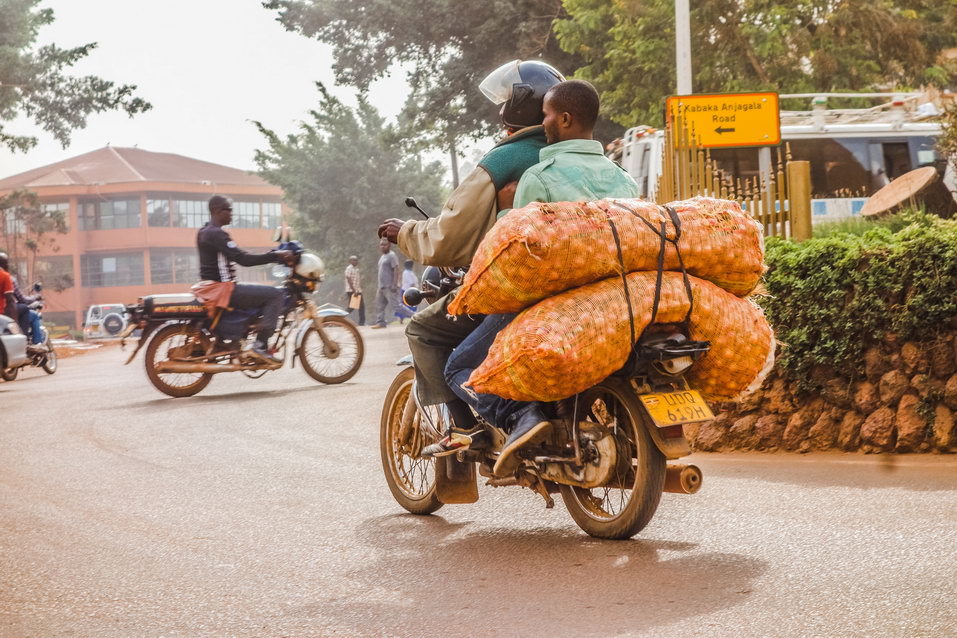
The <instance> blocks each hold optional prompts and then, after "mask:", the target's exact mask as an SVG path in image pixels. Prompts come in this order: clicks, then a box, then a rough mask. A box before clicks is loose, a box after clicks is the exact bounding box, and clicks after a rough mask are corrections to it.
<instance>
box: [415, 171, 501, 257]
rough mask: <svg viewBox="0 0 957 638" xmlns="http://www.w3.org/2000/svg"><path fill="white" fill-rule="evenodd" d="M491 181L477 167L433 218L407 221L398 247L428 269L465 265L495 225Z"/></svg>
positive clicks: (493, 188)
mask: <svg viewBox="0 0 957 638" xmlns="http://www.w3.org/2000/svg"><path fill="white" fill-rule="evenodd" d="M495 195H496V191H495V185H494V184H493V183H492V178H491V177H490V176H489V174H488V173H487V172H486V171H485V169H484V168H482V167H481V166H476V167H475V169H474V170H473V171H472V172H471V173H469V175H468V177H466V178H465V180H464V181H463V182H462V183H461V184H459V187H458V188H456V189H455V190H454V191H453V192H452V194H451V195H449V199H448V201H446V202H445V206H444V208H443V209H442V213H441V214H440V215H439V216H438V217H433V218H432V219H423V220H421V221H419V220H410V221H407V222H406V223H405V224H404V225H403V226H402V229H401V230H400V231H399V238H398V245H399V249H400V250H402V252H403V253H405V254H406V255H408V256H409V257H410V258H411V259H413V260H415V261H417V262H419V263H420V264H425V265H427V266H468V265H469V264H470V263H472V256H473V255H474V254H475V249H476V248H478V245H479V242H480V241H482V238H483V237H484V236H485V233H487V232H488V231H489V229H491V228H492V226H493V225H494V224H495V217H496V213H497V212H498V211H497V203H496V199H495Z"/></svg>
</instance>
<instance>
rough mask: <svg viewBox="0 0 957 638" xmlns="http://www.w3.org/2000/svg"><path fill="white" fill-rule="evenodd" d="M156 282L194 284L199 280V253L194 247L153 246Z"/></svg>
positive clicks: (151, 270)
mask: <svg viewBox="0 0 957 638" xmlns="http://www.w3.org/2000/svg"><path fill="white" fill-rule="evenodd" d="M150 280H151V281H152V282H153V283H154V284H192V283H195V282H196V281H198V280H199V254H198V253H197V252H196V250H195V249H192V248H151V249H150Z"/></svg>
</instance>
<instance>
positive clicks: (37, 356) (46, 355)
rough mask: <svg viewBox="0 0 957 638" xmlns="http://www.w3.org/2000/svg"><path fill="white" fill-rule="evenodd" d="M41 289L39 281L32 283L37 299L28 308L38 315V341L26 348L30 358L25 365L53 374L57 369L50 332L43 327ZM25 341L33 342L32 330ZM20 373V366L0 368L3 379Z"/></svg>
mask: <svg viewBox="0 0 957 638" xmlns="http://www.w3.org/2000/svg"><path fill="white" fill-rule="evenodd" d="M42 290H43V285H42V284H40V282H37V283H35V284H33V291H34V292H35V293H38V295H37V300H36V301H34V302H33V303H32V304H30V306H29V307H30V310H32V311H33V312H35V313H37V314H38V315H40V336H41V338H40V342H39V343H37V344H34V345H31V346H29V347H28V348H27V358H28V359H29V360H30V361H29V363H28V364H27V365H31V366H33V367H35V368H42V369H43V371H44V372H46V373H47V374H53V373H54V372H56V370H57V356H56V350H54V349H53V343H52V342H51V341H50V334H49V333H48V332H47V329H46V328H44V327H43V307H44V303H43V298H42V297H40V296H39V293H40V292H41V291H42ZM27 343H30V344H33V334H32V332H31V333H30V334H28V335H27ZM18 374H20V368H7V369H5V370H0V377H2V378H3V380H4V381H13V380H14V379H16V378H17V375H18Z"/></svg>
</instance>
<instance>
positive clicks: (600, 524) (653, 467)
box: [560, 379, 666, 540]
mask: <svg viewBox="0 0 957 638" xmlns="http://www.w3.org/2000/svg"><path fill="white" fill-rule="evenodd" d="M579 405H580V406H581V407H580V408H579V409H580V410H581V411H582V412H580V414H583V415H584V416H585V418H587V419H589V420H596V421H598V422H603V424H604V425H606V426H611V425H613V424H614V425H617V426H618V431H619V432H620V434H619V439H618V440H619V445H618V449H619V450H622V449H625V448H627V449H628V452H629V454H630V457H631V458H630V459H629V461H628V462H625V463H622V462H619V464H618V467H619V468H626V469H624V470H621V469H620V470H619V472H621V474H619V476H618V486H610V487H609V486H606V487H602V488H595V489H594V490H589V489H585V488H581V487H574V486H569V485H561V486H560V488H561V494H562V501H564V503H565V508H566V509H568V513H569V514H571V517H572V518H573V519H574V520H575V523H577V524H578V526H579V527H580V528H581V529H582V530H584V531H585V533H587V534H588V535H589V536H594V537H596V538H606V539H612V540H624V539H628V538H631V537H632V536H634V535H635V534H637V533H638V532H640V531H641V530H642V529H644V527H645V526H646V525H647V524H648V523H649V522H651V518H652V517H653V516H654V515H655V511H656V510H657V509H658V503H659V502H660V501H661V493H662V491H663V490H664V484H665V471H666V463H665V456H664V454H662V453H661V450H659V449H658V447H657V446H656V445H655V443H654V441H652V439H651V435H650V434H649V433H648V428H649V427H654V426H653V425H652V424H651V423H650V422H648V417H647V416H646V415H645V413H644V410H642V408H641V405H640V404H639V402H638V399H637V397H635V393H634V390H633V389H632V388H631V386H630V385H628V384H627V383H624V382H622V381H619V380H616V379H606V380H605V381H603V382H601V383H600V384H598V385H597V386H595V387H593V388H591V389H589V390H586V391H585V392H583V393H582V394H581V395H579ZM627 468H630V471H629V470H628V469H627Z"/></svg>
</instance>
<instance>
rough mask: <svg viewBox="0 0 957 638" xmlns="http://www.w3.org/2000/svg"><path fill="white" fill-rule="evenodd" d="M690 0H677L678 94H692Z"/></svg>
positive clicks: (676, 51)
mask: <svg viewBox="0 0 957 638" xmlns="http://www.w3.org/2000/svg"><path fill="white" fill-rule="evenodd" d="M689 4H690V0H675V53H676V56H675V59H676V61H677V64H676V66H675V72H676V74H677V76H678V87H677V88H678V95H690V94H691V90H692V89H691V8H690V6H689Z"/></svg>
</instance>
